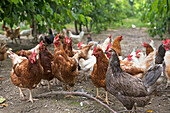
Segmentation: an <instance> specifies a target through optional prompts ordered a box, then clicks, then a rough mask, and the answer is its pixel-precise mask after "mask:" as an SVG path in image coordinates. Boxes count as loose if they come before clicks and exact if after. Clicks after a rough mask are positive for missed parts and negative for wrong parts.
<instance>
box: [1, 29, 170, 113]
mask: <svg viewBox="0 0 170 113" xmlns="http://www.w3.org/2000/svg"><path fill="white" fill-rule="evenodd" d="M145 30H146V29H144V28H142V29H118V30H111V29H109V30H107V31H103V32H101V33H100V34H91V37H92V38H93V40H94V41H99V40H101V42H103V41H104V39H105V38H106V37H108V36H109V35H110V34H111V33H112V34H113V35H112V38H115V37H116V36H119V35H122V36H123V41H122V42H121V46H122V55H123V57H125V56H127V55H128V54H129V53H130V52H131V51H132V50H133V48H134V47H136V48H137V49H141V50H142V51H143V52H144V51H145V48H143V46H142V44H143V42H149V38H151V37H149V35H148V34H147V32H145ZM3 37H4V36H3V35H1V37H0V40H2V39H3ZM86 37H87V34H86V35H85V36H84V38H83V41H84V42H85V43H86ZM153 40H154V42H155V47H156V48H158V46H159V45H160V44H161V41H160V40H159V38H158V37H155V38H153ZM34 46H35V44H33V43H31V42H30V41H29V40H27V39H26V38H25V39H24V38H22V44H20V45H16V44H12V43H11V40H10V39H9V40H8V41H7V48H12V49H13V50H12V51H14V52H16V51H18V50H21V49H30V48H32V47H34ZM47 48H48V49H49V50H50V51H51V52H52V53H53V50H54V47H53V45H49V46H48V47H47ZM0 64H1V66H0V77H1V78H3V79H4V80H0V96H2V97H4V98H5V99H6V101H5V103H7V104H8V106H7V107H0V113H27V112H29V113H54V112H55V113H83V112H87V113H110V111H109V110H108V109H107V108H105V107H104V106H102V105H101V104H99V103H98V102H96V101H93V100H91V99H88V98H84V97H81V96H75V97H74V98H64V95H53V96H46V97H36V95H39V94H42V93H45V92H48V89H47V86H46V85H45V86H41V87H37V88H35V89H33V97H35V98H38V99H39V100H37V101H35V102H34V103H31V102H26V101H22V100H20V98H19V89H18V88H17V87H16V86H14V85H13V84H12V82H11V79H10V71H11V69H12V63H11V60H10V59H9V58H7V59H6V60H5V61H2V62H0ZM80 78H81V74H80ZM52 90H53V91H62V90H63V89H62V87H61V86H60V85H54V84H52ZM82 90H84V91H85V92H87V93H88V94H90V95H92V96H95V95H96V88H95V86H94V85H93V83H92V81H91V79H90V77H89V78H88V80H87V81H83V82H81V83H80V82H77V83H76V84H75V86H74V91H82ZM99 91H100V95H101V96H102V98H104V97H105V91H104V89H102V88H100V89H99ZM169 91H170V90H169ZM24 93H25V94H26V99H28V96H29V94H28V90H25V91H24ZM159 93H160V94H159V96H154V95H153V96H152V97H153V98H152V101H151V104H149V105H147V106H146V107H144V108H139V107H138V108H137V110H140V111H141V112H142V113H144V112H146V111H147V110H152V111H153V112H154V113H170V107H169V106H170V92H168V91H164V90H163V91H161V92H159ZM109 101H110V102H111V103H110V104H109V106H110V107H111V108H112V109H113V110H115V111H117V112H118V111H122V110H125V108H124V107H123V105H122V104H121V103H120V102H119V101H118V100H117V99H116V98H115V97H114V96H113V95H111V94H109ZM80 103H83V105H82V106H81V105H80Z"/></svg>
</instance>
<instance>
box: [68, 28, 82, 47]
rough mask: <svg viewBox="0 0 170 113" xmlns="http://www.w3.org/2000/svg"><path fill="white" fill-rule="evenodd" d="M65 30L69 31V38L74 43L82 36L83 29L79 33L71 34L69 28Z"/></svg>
mask: <svg viewBox="0 0 170 113" xmlns="http://www.w3.org/2000/svg"><path fill="white" fill-rule="evenodd" d="M67 32H68V33H69V38H70V37H71V39H72V41H73V43H74V44H78V43H79V42H80V41H81V40H82V38H83V36H84V31H81V32H80V34H79V35H73V34H72V33H71V31H70V30H67Z"/></svg>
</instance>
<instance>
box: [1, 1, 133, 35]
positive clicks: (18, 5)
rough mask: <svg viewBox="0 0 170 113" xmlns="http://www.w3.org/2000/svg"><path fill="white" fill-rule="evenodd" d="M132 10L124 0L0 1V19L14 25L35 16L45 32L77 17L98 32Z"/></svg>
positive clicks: (118, 20) (30, 19)
mask: <svg viewBox="0 0 170 113" xmlns="http://www.w3.org/2000/svg"><path fill="white" fill-rule="evenodd" d="M9 6H10V7H9ZM132 9H133V8H132V7H131V6H130V4H129V2H128V1H127V0H77V1H75V0H43V1H42V0H1V2H0V21H5V22H6V24H8V25H9V26H10V27H13V26H15V25H19V23H21V22H25V21H26V23H28V24H32V19H35V21H36V23H37V26H38V29H39V31H41V32H44V31H46V29H47V28H48V27H50V28H53V29H56V30H61V29H62V28H63V27H64V26H65V25H66V24H68V23H71V22H72V21H75V20H76V21H77V22H78V23H79V24H82V25H87V24H88V25H89V24H90V22H92V26H93V29H94V30H96V31H97V32H100V31H102V30H106V29H107V28H108V26H109V25H110V23H122V20H123V19H125V18H127V17H130V16H132V15H133V13H132Z"/></svg>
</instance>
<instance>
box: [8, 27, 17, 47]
mask: <svg viewBox="0 0 170 113" xmlns="http://www.w3.org/2000/svg"><path fill="white" fill-rule="evenodd" d="M10 28H11V31H12V35H13V39H14V40H15V43H16V44H18V42H17V40H16V35H15V32H14V31H13V29H12V26H11V25H10ZM10 38H11V37H10ZM12 43H13V40H12Z"/></svg>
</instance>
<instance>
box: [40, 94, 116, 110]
mask: <svg viewBox="0 0 170 113" xmlns="http://www.w3.org/2000/svg"><path fill="white" fill-rule="evenodd" d="M59 94H60V95H79V96H85V97H88V98H90V99H93V100H95V101H97V102H98V103H100V104H102V105H103V106H105V107H106V108H108V109H109V110H110V111H112V112H113V113H117V112H116V111H114V110H113V109H111V108H110V107H109V106H108V105H107V104H104V103H103V102H101V101H100V100H98V99H96V98H95V97H92V96H90V95H89V94H86V93H83V92H67V91H51V92H47V93H43V94H40V95H38V96H37V97H42V96H47V95H59Z"/></svg>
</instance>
